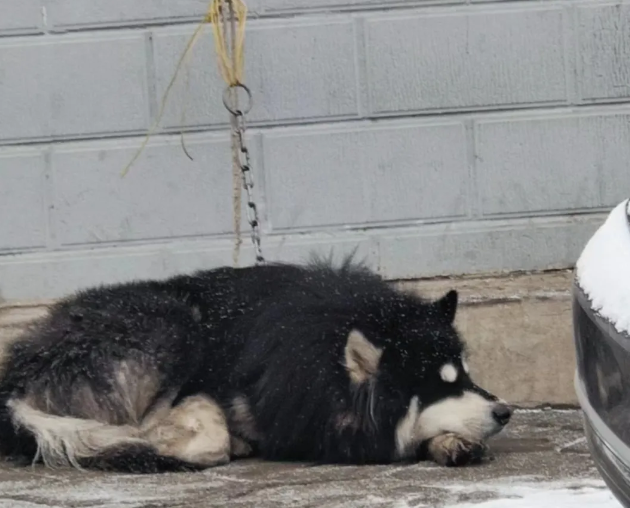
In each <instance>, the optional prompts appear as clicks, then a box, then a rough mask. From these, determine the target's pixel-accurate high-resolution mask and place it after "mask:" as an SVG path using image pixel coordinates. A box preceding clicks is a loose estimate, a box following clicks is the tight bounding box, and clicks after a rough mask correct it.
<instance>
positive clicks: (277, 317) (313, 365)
mask: <svg viewBox="0 0 630 508" xmlns="http://www.w3.org/2000/svg"><path fill="white" fill-rule="evenodd" d="M457 298H458V297H457V293H456V292H455V291H451V292H449V293H448V294H446V295H445V296H444V297H442V298H441V299H439V300H437V301H425V300H423V299H420V298H418V297H417V296H414V295H411V294H406V293H403V292H401V291H398V290H395V289H394V288H393V287H392V286H390V285H389V284H387V283H386V282H385V281H383V280H382V279H381V278H380V277H378V276H376V275H374V274H372V273H371V272H369V271H368V270H367V269H364V268H363V267H361V266H359V265H356V264H353V263H352V262H350V261H348V262H346V263H344V264H343V266H341V267H339V268H336V267H332V266H331V265H330V264H328V263H324V262H315V263H313V264H310V265H308V266H294V265H269V266H262V267H252V268H242V269H234V268H220V269H216V270H210V271H202V272H198V273H195V274H193V275H191V276H178V277H174V278H171V279H168V280H165V281H147V282H132V283H127V284H119V285H113V286H106V287H100V288H94V289H91V290H87V291H83V292H81V293H79V294H77V295H74V296H72V297H69V298H67V299H65V300H63V301H60V302H59V303H57V304H55V305H54V306H53V307H52V308H51V310H50V313H49V315H48V316H47V317H46V318H44V319H43V320H42V321H40V322H38V323H36V324H35V325H34V326H33V328H32V329H31V330H30V331H28V332H27V333H26V335H25V336H23V337H22V338H21V339H19V340H18V341H17V342H16V343H14V344H13V345H12V346H11V348H10V349H9V352H8V354H7V355H6V357H5V359H4V364H3V368H2V375H1V378H0V453H1V454H3V455H4V456H5V457H8V458H12V459H16V460H20V461H22V460H27V461H28V462H29V463H30V462H32V461H42V462H43V463H44V464H46V465H48V466H51V467H55V466H65V465H73V466H75V467H92V468H99V469H105V470H115V471H129V472H159V471H173V470H188V469H200V468H205V467H210V466H215V465H219V464H224V463H226V462H228V461H229V460H230V458H234V457H242V456H248V455H251V454H256V455H258V456H260V457H262V458H265V459H271V460H301V461H313V462H320V463H324V462H325V463H354V464H362V463H389V462H394V461H402V460H420V459H423V458H430V459H432V460H434V461H436V462H437V463H439V464H442V465H447V466H458V465H465V464H469V463H473V462H476V461H478V460H479V459H480V458H481V457H482V455H483V453H484V451H485V449H486V448H485V444H484V443H485V440H486V439H487V438H489V437H490V436H492V435H494V434H496V433H498V432H499V431H501V429H503V427H504V426H505V425H506V424H507V423H508V421H509V420H510V416H511V411H510V408H509V407H507V406H506V405H505V404H504V403H502V402H500V401H498V400H497V398H496V397H495V396H493V395H491V394H489V393H487V392H486V391H484V390H483V389H481V388H480V387H478V386H477V385H475V384H474V383H473V382H472V381H471V379H470V377H469V372H468V366H467V364H466V360H465V354H464V346H463V344H462V341H461V340H460V338H459V336H458V334H457V331H456V330H455V328H454V326H453V320H454V317H455V312H456V307H457Z"/></svg>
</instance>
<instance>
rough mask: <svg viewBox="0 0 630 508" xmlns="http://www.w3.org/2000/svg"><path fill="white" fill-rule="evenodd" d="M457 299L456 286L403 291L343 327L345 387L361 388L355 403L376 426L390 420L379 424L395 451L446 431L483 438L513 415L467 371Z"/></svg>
mask: <svg viewBox="0 0 630 508" xmlns="http://www.w3.org/2000/svg"><path fill="white" fill-rule="evenodd" d="M385 300H387V299H385ZM457 303H458V294H457V292H455V291H450V292H449V293H447V294H446V295H445V296H443V297H442V298H440V299H439V300H437V301H434V302H430V303H427V302H421V301H419V300H417V299H415V298H413V297H411V296H407V295H400V298H394V299H392V300H391V301H383V302H382V307H381V308H380V309H379V310H378V312H373V313H372V314H376V315H371V316H370V317H369V318H366V319H365V320H364V321H363V322H362V323H356V325H355V326H354V327H353V329H352V330H351V331H350V333H349V335H348V340H347V343H346V346H345V351H344V355H345V358H344V364H345V366H346V369H347V373H348V375H349V377H350V389H351V390H353V391H355V392H360V393H364V394H365V395H366V396H365V397H359V398H358V400H362V401H366V402H365V404H367V405H368V406H369V407H368V409H367V410H366V409H360V408H357V409H358V410H359V411H361V412H362V413H366V412H367V413H368V414H369V417H370V419H371V420H372V421H373V424H374V426H375V428H379V427H381V424H382V423H383V422H389V424H388V425H384V426H383V427H388V428H390V429H392V428H393V429H394V432H395V442H396V453H397V455H398V456H399V457H407V456H411V455H413V454H415V453H416V451H417V449H418V447H419V446H420V445H421V443H423V442H425V441H427V440H428V439H431V438H432V437H435V436H438V435H440V434H444V433H455V434H457V435H459V436H461V437H463V438H466V439H469V440H473V441H483V440H485V439H487V438H489V437H491V436H493V435H495V434H497V433H499V432H500V431H501V430H502V429H503V428H504V427H505V425H506V424H507V423H508V422H509V420H510V417H511V410H510V408H509V407H508V406H507V405H506V404H505V403H503V402H502V401H500V400H499V399H498V398H497V397H495V396H494V395H492V394H490V393H488V392H487V391H485V390H484V389H482V388H481V387H479V386H477V385H476V384H475V383H474V382H473V381H472V379H471V377H470V372H469V368H468V364H467V362H466V354H465V348H464V344H463V342H462V340H461V339H460V337H459V335H458V332H457V330H456V329H455V326H454V320H455V313H456V310H457ZM355 400H357V398H356V397H355Z"/></svg>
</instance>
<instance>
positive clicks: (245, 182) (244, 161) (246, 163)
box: [220, 0, 265, 265]
mask: <svg viewBox="0 0 630 508" xmlns="http://www.w3.org/2000/svg"><path fill="white" fill-rule="evenodd" d="M226 4H227V5H226ZM220 6H221V8H220V11H221V13H222V14H223V15H224V16H223V23H224V33H226V34H227V33H229V34H230V37H229V39H230V41H229V42H230V43H231V44H230V46H231V48H230V49H231V55H230V56H231V59H232V70H233V71H235V70H236V68H237V62H236V59H237V48H236V37H237V36H236V15H235V11H234V4H233V1H232V0H220ZM226 7H227V9H226ZM226 10H227V12H228V13H229V30H228V17H227V16H225V14H226ZM240 90H242V91H244V92H245V94H246V95H247V101H246V102H247V103H246V104H245V107H244V108H241V107H240V105H239V97H238V95H239V94H238V93H239V91H240ZM252 104H253V100H252V93H251V91H250V90H249V88H247V87H246V86H245V85H244V84H242V83H241V82H240V81H239V78H238V77H237V75H236V74H234V79H233V80H232V82H231V83H230V84H229V86H228V87H227V88H226V90H225V92H224V93H223V105H224V106H225V108H226V109H227V110H228V111H229V113H230V115H231V122H230V123H231V127H232V139H233V143H236V145H237V146H236V150H235V155H234V156H235V160H234V163H235V164H238V167H239V168H240V172H241V179H242V187H243V188H244V189H245V191H246V192H247V208H246V210H247V221H248V222H249V226H250V229H251V238H252V243H253V244H254V250H255V253H256V264H257V265H260V264H263V263H264V262H265V258H264V257H263V254H262V248H261V232H260V220H259V216H258V207H257V206H256V201H255V200H254V192H253V190H254V178H253V176H252V170H251V163H250V157H249V150H248V149H247V146H246V144H245V129H246V127H245V115H246V114H247V113H249V111H250V110H251V108H252ZM236 157H237V158H238V160H236ZM237 202H238V203H240V198H238V200H237ZM235 211H236V210H235ZM238 236H239V230H238V229H237V246H236V250H235V256H238V245H239V238H238Z"/></svg>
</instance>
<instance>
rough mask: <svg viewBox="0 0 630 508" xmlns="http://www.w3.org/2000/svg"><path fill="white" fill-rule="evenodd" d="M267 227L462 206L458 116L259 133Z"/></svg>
mask: <svg viewBox="0 0 630 508" xmlns="http://www.w3.org/2000/svg"><path fill="white" fill-rule="evenodd" d="M263 145H264V157H265V162H264V166H265V171H266V184H267V193H268V196H269V200H268V207H269V208H268V210H269V212H268V213H269V217H270V221H271V224H272V226H273V228H274V229H290V228H297V229H299V228H313V227H324V226H341V225H364V224H365V225H367V224H374V223H392V222H400V221H405V222H408V221H416V220H420V219H440V218H442V219H443V218H445V217H461V216H463V215H465V213H466V209H467V208H466V207H467V191H468V188H469V183H468V163H467V158H466V136H465V131H464V127H463V125H462V124H461V123H459V122H444V123H434V124H417V123H416V124H410V123H395V124H393V125H391V126H390V127H388V128H385V127H381V128H373V127H355V128H352V129H350V128H338V129H327V130H323V129H312V130H308V129H301V130H296V131H287V132H286V133H279V134H273V133H271V134H268V135H265V137H264V141H263Z"/></svg>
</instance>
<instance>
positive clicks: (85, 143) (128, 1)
mask: <svg viewBox="0 0 630 508" xmlns="http://www.w3.org/2000/svg"><path fill="white" fill-rule="evenodd" d="M206 3H207V2H206V0H0V144H1V145H2V146H1V147H0V297H1V298H4V299H6V300H14V299H36V298H51V297H57V296H59V295H61V294H64V293H66V292H67V291H70V290H73V289H75V288H77V287H83V286H86V285H90V284H94V283H98V282H102V281H114V280H126V279H129V278H134V277H162V276H165V275H168V274H172V273H177V272H181V271H187V270H192V269H196V268H201V267H210V266H216V265H217V264H223V263H228V264H229V263H231V256H232V241H231V230H232V204H231V173H230V159H229V156H230V152H229V144H228V137H227V135H226V121H227V116H226V112H225V110H224V109H223V106H222V104H221V92H222V89H223V82H222V80H221V79H220V77H219V76H218V73H217V70H216V60H215V54H214V51H213V49H212V43H211V35H210V34H211V32H210V30H209V28H208V30H207V31H206V36H205V37H204V39H203V40H202V41H200V43H199V44H198V46H197V48H196V51H195V53H194V55H193V58H192V59H191V64H192V68H191V71H190V80H189V93H188V97H187V100H186V101H185V100H184V99H185V98H186V94H187V92H186V86H185V80H184V79H182V80H180V82H179V84H178V86H176V88H175V90H174V93H173V96H172V99H171V102H170V104H169V106H168V108H167V111H166V115H165V118H164V121H163V123H162V128H161V130H160V133H159V135H157V136H155V137H154V138H153V140H152V141H151V143H150V145H149V147H148V148H147V150H146V152H145V153H144V155H143V156H142V158H141V159H140V160H139V161H138V163H137V165H136V166H135V167H134V168H132V170H131V172H130V174H129V175H128V176H127V177H126V178H124V179H121V178H120V172H121V170H122V169H123V167H124V166H125V164H126V163H127V162H128V161H129V159H130V158H131V156H132V155H133V153H134V150H135V149H136V148H137V147H138V145H139V143H140V142H141V141H142V134H143V133H145V132H146V131H147V128H148V127H149V126H150V125H151V123H152V121H153V119H154V118H155V116H156V113H157V110H158V107H159V100H160V98H161V96H162V93H163V91H164V89H165V87H166V85H167V83H168V81H169V79H170V77H171V75H172V73H173V70H174V67H175V64H176V61H177V59H178V57H179V55H180V53H181V51H182V49H183V47H184V44H185V43H186V41H187V38H188V37H189V36H190V34H191V32H192V30H193V29H194V27H195V24H194V21H195V20H196V19H198V17H199V16H200V15H201V14H202V13H203V12H204V10H205V6H206ZM248 4H249V6H250V8H251V10H252V11H253V12H252V14H253V15H255V16H252V19H251V20H250V22H249V25H248V34H247V43H248V44H247V52H246V58H247V62H246V69H247V70H246V82H247V84H248V85H250V87H251V88H252V90H253V92H254V97H255V107H254V109H253V111H252V113H251V115H250V117H251V118H250V120H251V124H252V128H251V130H250V133H249V141H250V145H251V147H252V151H253V155H254V159H253V162H254V166H255V170H256V181H257V183H258V187H257V189H256V190H257V195H258V198H259V200H260V202H261V206H262V213H263V218H264V224H263V228H264V238H263V247H264V249H265V254H266V255H267V257H268V258H270V259H282V260H291V261H296V260H301V259H304V258H305V257H306V256H307V255H308V254H309V252H310V251H312V250H319V251H320V252H329V251H330V249H331V248H332V249H333V250H334V252H336V253H343V252H348V251H350V250H352V249H353V248H355V247H358V253H359V255H361V256H364V257H366V258H367V259H368V261H369V262H370V263H371V264H372V265H373V266H374V267H375V268H377V269H378V270H380V271H381V272H382V273H383V274H384V275H385V276H387V277H391V278H413V277H419V276H432V275H444V274H459V273H477V272H488V271H505V270H529V269H545V268H554V267H556V268H557V267H566V266H570V265H571V264H572V263H573V262H574V261H575V259H576V256H577V255H578V253H579V251H580V249H581V248H582V247H583V245H584V243H585V241H586V240H587V239H588V236H589V235H590V234H591V233H592V232H593V231H594V229H595V228H596V227H597V225H598V224H599V223H600V222H601V220H602V218H603V216H604V215H602V214H603V213H605V212H606V211H607V210H608V209H609V208H610V207H612V206H614V205H615V204H616V203H617V202H619V201H620V200H622V199H623V198H625V197H627V196H628V195H630V170H629V169H628V165H629V164H630V104H629V98H630V3H629V2H614V3H608V2H604V1H597V0H593V1H590V2H588V1H586V2H582V1H580V2H578V1H575V2H573V1H525V2H500V1H494V2H477V1H474V0H472V1H471V0H468V1H467V2H463V1H462V2H459V3H458V2H455V1H454V2H440V1H439V0H438V1H433V2H428V1H421V0H419V1H412V0H408V1H405V0H380V1H376V0H249V2H248ZM305 6H308V7H305ZM183 110H186V115H185V117H184V121H183V124H184V126H185V127H186V128H187V129H188V130H189V131H190V132H189V133H188V134H187V135H186V142H187V145H188V150H189V152H190V153H191V155H192V156H193V158H194V161H192V162H191V161H190V160H189V159H188V158H187V157H186V156H185V154H184V153H183V151H182V149H181V147H180V144H179V137H178V134H177V133H178V132H179V129H178V126H179V125H180V123H182V111H183ZM243 229H244V251H243V255H242V258H241V262H242V264H246V263H249V262H250V261H251V259H252V251H251V249H250V247H249V239H248V237H247V232H248V231H247V224H246V223H244V228H243Z"/></svg>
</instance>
